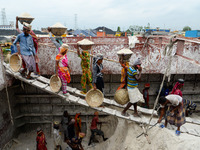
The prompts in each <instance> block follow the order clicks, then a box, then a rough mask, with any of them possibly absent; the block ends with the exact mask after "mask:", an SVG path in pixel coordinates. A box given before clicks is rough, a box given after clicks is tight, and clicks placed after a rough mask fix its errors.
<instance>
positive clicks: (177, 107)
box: [170, 103, 182, 113]
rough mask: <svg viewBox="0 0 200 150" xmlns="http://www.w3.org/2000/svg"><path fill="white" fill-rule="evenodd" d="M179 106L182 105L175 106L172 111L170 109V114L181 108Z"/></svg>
mask: <svg viewBox="0 0 200 150" xmlns="http://www.w3.org/2000/svg"><path fill="white" fill-rule="evenodd" d="M181 105H182V103H179V105H178V106H176V107H175V108H174V109H172V110H171V112H170V113H174V111H175V110H177V109H179V108H180V107H181Z"/></svg>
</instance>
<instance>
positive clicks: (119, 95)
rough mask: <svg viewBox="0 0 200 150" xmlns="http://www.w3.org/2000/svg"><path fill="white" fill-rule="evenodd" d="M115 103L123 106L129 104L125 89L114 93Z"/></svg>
mask: <svg viewBox="0 0 200 150" xmlns="http://www.w3.org/2000/svg"><path fill="white" fill-rule="evenodd" d="M114 99H115V101H116V102H117V103H118V104H121V105H124V104H126V103H128V102H129V97H128V91H127V90H126V89H120V90H117V91H116V92H115V96H114Z"/></svg>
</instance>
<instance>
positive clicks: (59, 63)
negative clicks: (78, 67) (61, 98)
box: [56, 44, 71, 96]
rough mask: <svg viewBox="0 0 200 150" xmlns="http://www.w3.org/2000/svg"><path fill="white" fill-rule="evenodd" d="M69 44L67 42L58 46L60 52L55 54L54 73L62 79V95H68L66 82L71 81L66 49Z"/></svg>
mask: <svg viewBox="0 0 200 150" xmlns="http://www.w3.org/2000/svg"><path fill="white" fill-rule="evenodd" d="M68 49H69V46H68V45H67V44H62V46H61V47H60V52H59V53H58V55H57V56H56V75H57V76H59V77H60V79H61V81H62V91H63V95H66V96H68V93H67V84H68V83H70V81H71V76H70V72H71V70H70V67H69V65H68V58H67V51H68Z"/></svg>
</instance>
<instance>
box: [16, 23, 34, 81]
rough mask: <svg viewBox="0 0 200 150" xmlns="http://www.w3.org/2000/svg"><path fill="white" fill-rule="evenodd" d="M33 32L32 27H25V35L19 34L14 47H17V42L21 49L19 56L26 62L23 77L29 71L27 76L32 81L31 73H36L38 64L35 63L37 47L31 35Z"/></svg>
mask: <svg viewBox="0 0 200 150" xmlns="http://www.w3.org/2000/svg"><path fill="white" fill-rule="evenodd" d="M30 31H31V26H30V25H27V26H26V25H24V26H23V33H21V34H18V35H17V38H16V39H15V41H14V43H13V45H14V46H16V44H17V42H19V44H20V49H19V50H18V54H21V56H22V59H23V60H24V62H25V64H26V65H25V66H24V70H23V71H22V72H21V75H22V76H25V72H26V71H27V69H28V70H29V73H28V75H27V77H26V78H27V79H31V73H32V72H36V63H35V55H36V51H35V47H34V43H33V39H32V36H31V35H30V34H29V33H30Z"/></svg>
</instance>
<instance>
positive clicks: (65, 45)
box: [61, 44, 69, 49]
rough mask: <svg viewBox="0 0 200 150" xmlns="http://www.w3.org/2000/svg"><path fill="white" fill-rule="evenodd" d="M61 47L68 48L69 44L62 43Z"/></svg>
mask: <svg viewBox="0 0 200 150" xmlns="http://www.w3.org/2000/svg"><path fill="white" fill-rule="evenodd" d="M61 47H63V48H65V49H69V46H68V45H67V44H62V46H61Z"/></svg>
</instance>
